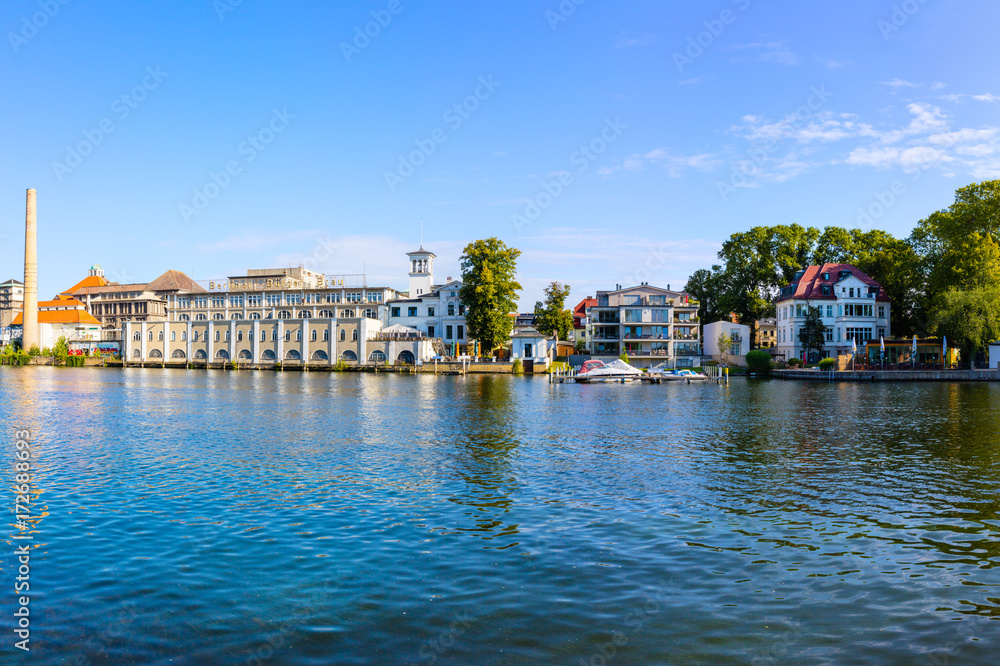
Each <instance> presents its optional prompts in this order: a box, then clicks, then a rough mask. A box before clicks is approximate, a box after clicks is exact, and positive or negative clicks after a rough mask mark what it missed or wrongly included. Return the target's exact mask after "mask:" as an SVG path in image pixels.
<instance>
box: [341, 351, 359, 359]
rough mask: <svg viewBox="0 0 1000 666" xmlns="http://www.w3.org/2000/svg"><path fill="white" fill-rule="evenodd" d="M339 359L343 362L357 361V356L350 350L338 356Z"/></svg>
mask: <svg viewBox="0 0 1000 666" xmlns="http://www.w3.org/2000/svg"><path fill="white" fill-rule="evenodd" d="M340 358H342V359H344V360H345V361H357V360H358V355H357V354H355V353H354V352H352V351H351V350H350V349H347V350H345V351H344V353H343V354H341V355H340Z"/></svg>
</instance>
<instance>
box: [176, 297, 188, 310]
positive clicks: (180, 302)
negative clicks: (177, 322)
mask: <svg viewBox="0 0 1000 666" xmlns="http://www.w3.org/2000/svg"><path fill="white" fill-rule="evenodd" d="M177 307H179V308H189V307H191V299H190V298H180V297H178V298H177Z"/></svg>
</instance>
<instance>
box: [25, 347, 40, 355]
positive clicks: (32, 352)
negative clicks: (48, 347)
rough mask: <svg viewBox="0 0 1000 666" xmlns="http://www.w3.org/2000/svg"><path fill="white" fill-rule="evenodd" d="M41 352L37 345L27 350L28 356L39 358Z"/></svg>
mask: <svg viewBox="0 0 1000 666" xmlns="http://www.w3.org/2000/svg"><path fill="white" fill-rule="evenodd" d="M41 354H42V350H41V349H39V348H38V345H31V349H29V350H28V356H32V357H33V356H41Z"/></svg>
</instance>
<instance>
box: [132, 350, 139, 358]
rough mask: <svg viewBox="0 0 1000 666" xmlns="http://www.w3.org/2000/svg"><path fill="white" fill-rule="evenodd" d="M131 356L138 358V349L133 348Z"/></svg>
mask: <svg viewBox="0 0 1000 666" xmlns="http://www.w3.org/2000/svg"><path fill="white" fill-rule="evenodd" d="M132 358H139V350H138V349H133V350H132Z"/></svg>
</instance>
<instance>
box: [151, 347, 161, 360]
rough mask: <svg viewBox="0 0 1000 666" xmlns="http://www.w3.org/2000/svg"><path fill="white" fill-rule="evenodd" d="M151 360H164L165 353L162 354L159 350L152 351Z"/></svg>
mask: <svg viewBox="0 0 1000 666" xmlns="http://www.w3.org/2000/svg"><path fill="white" fill-rule="evenodd" d="M149 358H163V352H161V351H160V350H159V349H150V350H149Z"/></svg>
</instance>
